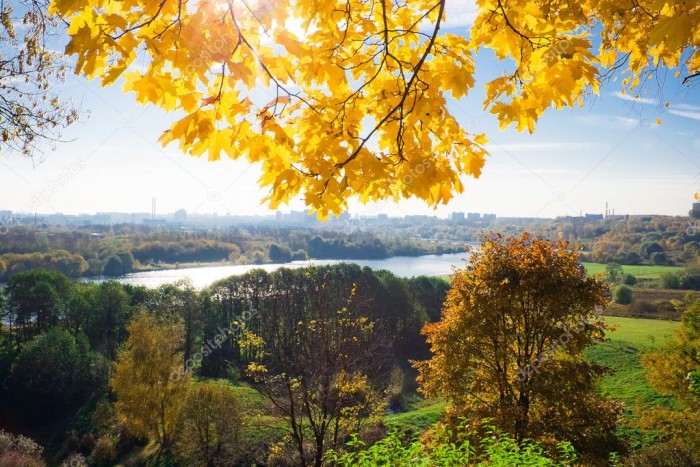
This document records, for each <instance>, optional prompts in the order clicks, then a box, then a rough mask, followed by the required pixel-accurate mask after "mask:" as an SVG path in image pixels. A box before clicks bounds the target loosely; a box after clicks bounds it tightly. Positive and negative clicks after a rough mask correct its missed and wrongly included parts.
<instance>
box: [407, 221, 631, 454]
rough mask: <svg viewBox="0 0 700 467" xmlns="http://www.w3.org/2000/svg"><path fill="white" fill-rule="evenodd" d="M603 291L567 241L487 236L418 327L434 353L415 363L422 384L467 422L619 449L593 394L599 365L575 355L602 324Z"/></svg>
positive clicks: (609, 418)
mask: <svg viewBox="0 0 700 467" xmlns="http://www.w3.org/2000/svg"><path fill="white" fill-rule="evenodd" d="M607 294H608V292H607V286H606V285H605V284H603V283H602V282H601V281H600V280H598V279H596V278H591V277H588V275H587V273H586V271H585V269H583V267H581V266H580V265H579V263H578V253H577V252H576V251H573V250H572V249H570V248H569V246H568V243H567V242H564V241H556V242H550V241H546V240H541V239H538V238H533V237H532V236H530V235H529V234H527V233H524V234H522V235H521V236H519V237H512V238H507V237H503V236H501V235H499V234H489V235H486V236H485V237H484V239H483V243H482V245H481V249H479V250H476V251H474V252H473V254H472V256H471V258H470V261H469V263H468V265H467V267H466V269H464V270H462V271H458V272H456V274H455V275H454V278H453V282H452V287H451V289H450V291H449V292H448V296H447V299H446V301H445V305H444V308H443V316H442V319H441V320H440V321H439V322H437V323H433V324H428V325H426V326H425V328H424V330H423V333H424V334H425V335H426V336H427V339H428V343H429V344H430V346H431V350H432V353H433V356H432V358H431V359H430V360H427V361H423V362H418V363H417V364H416V365H417V367H418V369H419V371H420V375H419V383H420V387H421V391H422V392H423V393H424V394H425V395H426V396H429V397H436V396H444V397H446V398H447V399H448V400H449V401H450V403H451V404H450V406H449V407H448V409H447V414H446V415H447V418H448V420H449V419H451V420H455V421H456V420H457V419H458V418H460V417H466V420H467V421H468V423H469V424H472V425H473V427H474V428H478V424H479V423H480V422H481V420H483V419H485V418H491V419H492V420H493V422H494V423H495V425H496V426H498V427H499V428H500V429H502V430H505V431H506V432H508V433H510V434H511V435H512V436H514V437H515V438H516V439H517V440H519V441H520V440H523V439H525V438H530V439H535V440H540V441H545V442H550V441H553V440H569V441H571V442H572V443H573V444H574V446H576V447H577V449H579V450H581V451H583V452H587V453H589V454H591V455H598V456H600V457H606V456H607V453H608V452H610V451H612V450H615V451H618V450H620V449H621V446H620V444H619V443H618V442H617V439H616V437H615V435H614V432H615V427H616V422H617V418H618V414H619V407H618V406H617V405H616V404H615V403H613V402H611V401H607V400H605V399H603V398H601V397H600V396H599V395H598V394H597V393H596V381H597V379H598V377H599V376H601V375H602V374H604V373H605V371H606V370H605V369H604V368H602V367H600V366H598V365H594V364H591V363H588V362H587V361H586V360H585V358H584V356H583V350H584V349H585V348H586V347H587V346H589V345H590V344H592V343H594V342H596V341H601V340H602V339H603V338H604V334H605V331H606V329H608V327H607V326H606V325H605V323H604V322H603V321H602V320H601V319H600V318H599V317H598V316H597V312H596V309H598V307H603V306H605V305H606V304H607V303H608V297H607Z"/></svg>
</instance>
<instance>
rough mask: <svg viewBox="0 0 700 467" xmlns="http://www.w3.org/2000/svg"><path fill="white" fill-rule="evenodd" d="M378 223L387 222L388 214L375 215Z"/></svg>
mask: <svg viewBox="0 0 700 467" xmlns="http://www.w3.org/2000/svg"><path fill="white" fill-rule="evenodd" d="M377 221H378V222H389V214H377Z"/></svg>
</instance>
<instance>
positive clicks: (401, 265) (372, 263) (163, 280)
mask: <svg viewBox="0 0 700 467" xmlns="http://www.w3.org/2000/svg"><path fill="white" fill-rule="evenodd" d="M468 258H469V254H468V253H456V254H449V255H425V256H394V257H392V258H386V259H367V260H310V261H294V262H292V263H286V264H261V265H257V264H250V265H248V264H243V265H230V266H205V267H201V268H185V269H167V270H162V271H147V272H135V273H131V274H126V275H124V276H122V277H118V278H116V280H117V281H119V282H122V283H124V284H132V285H144V286H146V287H152V288H154V287H158V286H161V285H163V284H168V283H171V282H176V281H179V280H181V279H189V280H190V281H191V282H192V285H193V286H194V287H196V288H198V289H201V288H204V287H206V286H208V285H209V284H211V283H212V282H215V281H217V280H219V279H224V278H226V277H230V276H237V275H240V274H245V273H246V272H248V271H251V270H253V269H264V270H266V271H274V270H276V269H279V268H303V267H306V266H322V265H327V264H339V263H355V264H358V265H360V266H363V267H364V266H368V267H370V268H372V269H374V270H379V269H386V270H387V271H391V272H393V273H394V274H396V275H397V276H400V277H412V276H444V275H447V274H450V273H451V272H452V269H453V268H454V267H458V268H461V267H463V266H464V264H465V261H466V260H467V259H468ZM92 280H94V281H96V282H102V281H104V280H107V279H106V278H98V279H92Z"/></svg>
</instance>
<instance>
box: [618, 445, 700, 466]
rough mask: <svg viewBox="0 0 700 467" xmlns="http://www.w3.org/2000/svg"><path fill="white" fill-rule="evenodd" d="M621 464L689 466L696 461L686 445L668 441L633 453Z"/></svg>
mask: <svg viewBox="0 0 700 467" xmlns="http://www.w3.org/2000/svg"><path fill="white" fill-rule="evenodd" d="M622 465H624V466H625V467H689V466H697V465H698V461H697V460H696V459H695V458H694V457H693V454H692V452H691V451H690V450H689V449H688V448H687V447H685V446H683V445H681V444H679V443H677V442H674V441H668V442H665V443H660V444H654V445H652V446H649V447H646V448H644V449H641V450H639V451H637V452H635V453H633V454H632V455H630V456H629V457H627V458H626V459H625V460H624V462H623V464H622Z"/></svg>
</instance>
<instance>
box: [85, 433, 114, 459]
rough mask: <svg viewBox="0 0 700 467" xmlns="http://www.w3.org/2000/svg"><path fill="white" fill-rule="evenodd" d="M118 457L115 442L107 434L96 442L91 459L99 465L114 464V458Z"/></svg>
mask: <svg viewBox="0 0 700 467" xmlns="http://www.w3.org/2000/svg"><path fill="white" fill-rule="evenodd" d="M116 457H117V451H116V449H115V448H114V443H113V442H112V440H111V439H109V438H108V437H106V436H103V437H102V438H100V439H98V440H97V442H96V443H95V449H93V451H92V454H91V455H90V461H91V463H93V464H96V465H98V466H103V465H104V466H109V465H114V459H115V458H116Z"/></svg>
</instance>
